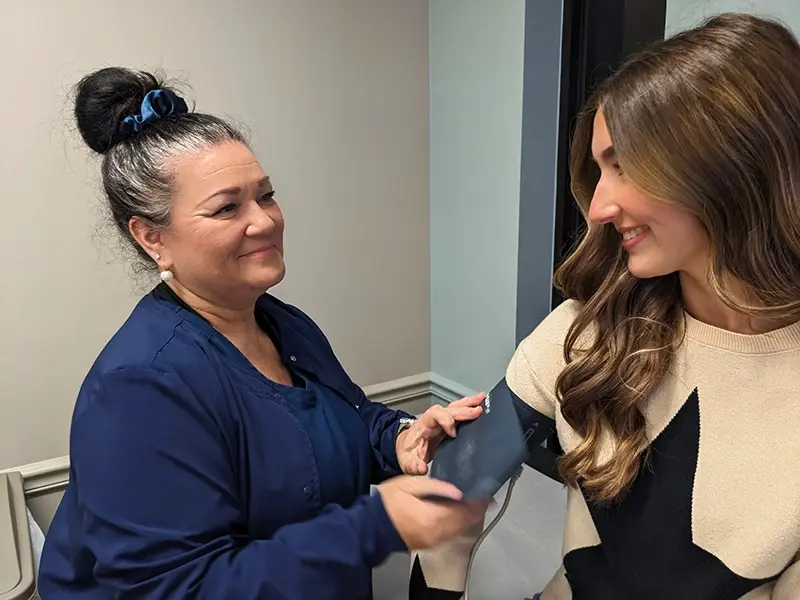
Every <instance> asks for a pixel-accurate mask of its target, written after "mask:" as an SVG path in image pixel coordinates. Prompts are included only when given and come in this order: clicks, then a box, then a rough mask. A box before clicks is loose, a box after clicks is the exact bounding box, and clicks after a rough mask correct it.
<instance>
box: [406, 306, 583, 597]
mask: <svg viewBox="0 0 800 600" xmlns="http://www.w3.org/2000/svg"><path fill="white" fill-rule="evenodd" d="M576 308H577V307H576V305H575V304H574V303H572V302H567V303H564V304H562V305H561V306H559V307H558V308H557V309H556V310H554V311H553V312H552V313H551V314H550V315H548V316H547V318H545V320H544V321H542V323H541V324H540V325H539V326H538V327H537V328H536V330H534V331H533V332H532V333H531V334H530V335H529V336H528V337H527V338H526V339H524V340H523V341H522V342H521V343H520V345H519V347H518V348H517V349H516V352H514V355H513V356H512V358H511V361H510V363H509V365H508V368H507V370H506V382H507V383H508V387H509V389H510V390H511V391H512V392H513V393H514V394H515V395H516V398H515V399H514V400H515V405H516V409H517V415H518V416H519V417H520V420H521V422H522V425H523V429H524V430H525V431H526V435H527V436H528V447H529V448H533V447H536V446H538V445H539V444H541V443H542V442H543V441H544V440H545V438H547V437H548V436H549V435H550V434H551V433H553V432H554V431H555V426H556V423H555V418H556V412H557V406H558V402H557V399H556V394H555V381H556V378H557V377H558V373H559V372H560V370H561V369H562V368H563V365H564V359H563V341H564V336H565V334H566V331H567V329H568V328H569V325H570V323H571V322H572V319H573V318H574V314H575V311H576ZM434 460H435V458H434ZM481 532H482V525H481V527H476V528H475V529H474V530H472V531H470V532H468V533H467V534H466V535H464V536H462V537H460V538H457V539H455V540H452V541H450V542H447V543H446V544H443V545H441V546H439V547H437V548H433V549H430V550H424V551H420V552H415V553H414V554H413V557H412V565H413V568H412V572H411V583H410V586H409V598H410V600H458V599H459V598H461V596H462V595H463V592H464V588H465V587H466V580H467V566H468V563H469V555H470V552H471V551H472V547H473V546H474V545H475V541H476V540H477V538H478V536H479V535H480V534H481Z"/></svg>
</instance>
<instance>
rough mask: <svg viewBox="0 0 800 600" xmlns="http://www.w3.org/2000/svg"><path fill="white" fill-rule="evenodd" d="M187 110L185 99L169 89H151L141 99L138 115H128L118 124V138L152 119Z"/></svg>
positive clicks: (138, 128) (134, 131)
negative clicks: (140, 108)
mask: <svg viewBox="0 0 800 600" xmlns="http://www.w3.org/2000/svg"><path fill="white" fill-rule="evenodd" d="M187 112H189V107H188V106H187V105H186V101H185V100H184V99H183V98H181V97H180V96H178V95H177V94H175V92H172V91H171V90H152V91H149V92H147V94H146V95H145V97H144V100H142V111H141V113H139V114H138V115H130V116H127V117H125V118H124V119H123V120H122V123H120V124H119V136H118V137H119V139H124V138H126V137H128V136H129V135H131V134H133V133H137V132H139V131H141V130H142V129H144V128H145V127H147V126H148V125H149V124H151V123H153V122H154V121H158V120H159V119H162V118H164V117H168V116H170V115H179V114H182V113H187Z"/></svg>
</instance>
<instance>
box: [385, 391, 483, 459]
mask: <svg viewBox="0 0 800 600" xmlns="http://www.w3.org/2000/svg"><path fill="white" fill-rule="evenodd" d="M485 398H486V394H485V393H483V392H481V393H480V394H476V395H474V396H468V397H466V398H461V400H456V401H454V402H451V403H450V404H449V405H448V406H447V407H444V406H439V405H438V404H437V405H436V406H431V407H430V408H429V409H428V410H426V411H425V413H424V414H423V415H422V416H421V417H420V418H419V419H417V420H416V421H414V422H413V423H412V424H411V425H410V426H409V427H407V428H406V429H404V430H403V431H401V432H400V435H398V436H397V446H396V447H397V462H398V464H399V465H400V468H401V469H402V471H403V473H406V474H408V475H425V474H426V473H427V472H428V463H429V462H431V460H433V455H434V454H435V453H436V450H437V449H438V448H439V444H441V443H442V440H444V438H445V436H450V437H456V423H458V422H460V421H472V420H473V419H477V418H478V416H479V415H480V414H481V411H482V410H483V409H482V408H481V407H480V404H481V402H483V400H484V399H485Z"/></svg>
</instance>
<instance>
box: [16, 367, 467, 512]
mask: <svg viewBox="0 0 800 600" xmlns="http://www.w3.org/2000/svg"><path fill="white" fill-rule="evenodd" d="M364 393H365V394H366V395H367V397H368V398H369V399H370V400H373V401H375V402H382V403H384V404H386V405H387V406H391V407H392V408H395V409H401V410H405V411H407V412H410V413H412V414H416V413H420V412H423V411H424V410H425V409H426V408H427V407H429V406H431V404H432V403H434V402H436V403H439V404H448V403H450V402H452V401H453V400H457V399H459V398H462V397H464V396H469V395H471V394H473V393H474V392H472V391H471V390H469V389H467V388H465V387H464V386H462V385H460V384H458V383H456V382H454V381H451V380H449V379H446V378H445V377H442V376H441V375H437V374H436V373H418V374H417V375H410V376H408V377H402V378H400V379H394V380H392V381H386V382H384V383H377V384H375V385H370V386H366V387H364ZM3 471H19V472H20V473H22V478H23V482H24V487H25V496H26V497H27V498H36V497H38V496H45V495H50V494H61V493H62V492H63V491H64V489H65V488H66V487H67V483H68V482H69V456H59V457H56V458H51V459H49V460H43V461H41V462H36V463H31V464H28V465H23V466H21V467H14V468H12V469H4V470H3Z"/></svg>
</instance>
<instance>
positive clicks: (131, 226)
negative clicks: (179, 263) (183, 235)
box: [128, 217, 170, 268]
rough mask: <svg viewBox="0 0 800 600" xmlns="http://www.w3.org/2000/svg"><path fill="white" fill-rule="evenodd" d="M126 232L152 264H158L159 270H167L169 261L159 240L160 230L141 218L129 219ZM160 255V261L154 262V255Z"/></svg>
mask: <svg viewBox="0 0 800 600" xmlns="http://www.w3.org/2000/svg"><path fill="white" fill-rule="evenodd" d="M128 231H130V232H131V236H132V237H133V239H134V240H136V243H137V244H139V245H140V246H141V247H142V248H144V251H145V252H147V253H148V254H149V255H150V257H151V258H152V259H153V261H154V262H156V263H158V266H159V268H168V266H166V265H168V264H169V262H170V259H169V258H168V256H167V251H166V248H165V247H164V243H163V242H162V240H161V234H162V230H160V229H158V228H156V227H155V226H154V225H153V224H152V223H151V222H150V221H148V220H147V219H143V218H141V217H131V218H130V220H129V221H128ZM157 254H160V255H161V259H160V260H156V255H157Z"/></svg>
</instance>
